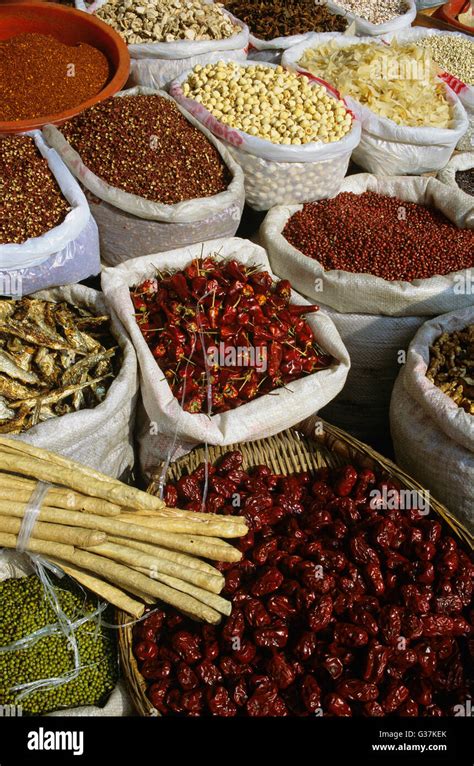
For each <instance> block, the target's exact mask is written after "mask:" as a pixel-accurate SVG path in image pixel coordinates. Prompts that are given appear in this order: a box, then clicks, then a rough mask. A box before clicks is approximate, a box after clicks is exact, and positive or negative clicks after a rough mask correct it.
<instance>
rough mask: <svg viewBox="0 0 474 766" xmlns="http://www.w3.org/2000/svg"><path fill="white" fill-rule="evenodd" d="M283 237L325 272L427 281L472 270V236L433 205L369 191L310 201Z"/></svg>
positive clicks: (473, 259) (285, 230) (473, 250)
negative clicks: (468, 269)
mask: <svg viewBox="0 0 474 766" xmlns="http://www.w3.org/2000/svg"><path fill="white" fill-rule="evenodd" d="M283 236H284V237H285V238H286V239H287V241H288V242H289V243H290V244H291V245H293V247H295V248H297V249H298V250H300V251H301V252H303V253H304V254H305V255H307V256H308V257H309V258H314V259H315V260H317V261H319V262H320V263H321V265H322V266H323V268H324V269H325V270H326V271H330V270H333V269H338V270H341V271H349V272H354V273H365V274H372V275H374V276H377V277H382V279H386V280H389V281H393V280H404V281H406V282H412V281H413V280H415V279H428V278H429V277H433V276H435V275H438V274H450V273H452V272H455V271H460V270H462V269H467V268H470V267H472V266H474V232H473V231H471V230H468V229H458V228H457V227H456V226H455V225H454V224H453V223H451V221H450V220H449V219H448V218H446V216H445V215H443V213H441V212H440V211H439V210H437V209H436V208H434V207H428V206H424V205H421V204H418V203H415V202H405V201H404V200H401V199H398V198H397V197H387V196H385V195H383V194H377V193H376V192H371V191H367V192H364V193H363V194H354V193H352V192H342V193H341V194H338V196H337V197H334V198H333V199H325V200H321V201H320V202H313V203H308V204H305V205H304V206H303V209H302V210H301V211H299V212H297V213H295V214H294V215H293V216H292V217H291V218H290V219H289V221H288V222H287V224H286V226H285V228H284V230H283Z"/></svg>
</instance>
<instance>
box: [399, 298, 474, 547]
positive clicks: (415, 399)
mask: <svg viewBox="0 0 474 766" xmlns="http://www.w3.org/2000/svg"><path fill="white" fill-rule="evenodd" d="M473 360H474V308H473V307H472V306H471V307H470V308H466V309H464V310H463V311H452V312H450V313H448V314H444V315H442V316H439V317H435V318H434V319H430V320H429V321H428V322H426V323H425V324H424V325H423V326H422V327H421V328H420V329H419V330H418V332H417V334H416V335H415V337H414V338H413V340H412V342H411V343H410V347H409V349H408V355H407V361H406V364H405V366H404V367H403V369H402V370H401V372H400V374H399V376H398V378H397V381H396V383H395V386H394V389H393V395H392V401H391V405H390V425H391V432H392V439H393V445H394V448H395V454H396V458H397V462H398V463H399V465H400V466H401V467H402V468H403V469H404V470H406V471H407V472H408V473H410V474H411V475H412V476H413V477H414V478H415V479H416V480H417V481H419V482H420V483H421V484H423V486H424V487H426V488H427V489H429V490H430V491H431V492H432V493H433V495H434V497H436V499H437V500H440V501H441V502H442V503H444V504H445V505H446V506H447V508H449V510H450V511H451V512H452V513H453V514H454V515H456V516H457V517H458V518H459V519H460V521H462V522H463V523H464V524H465V526H467V527H468V528H469V529H470V531H471V533H472V532H474V422H473V419H472V418H473V415H474V379H473V377H472V369H473V364H474V361H473Z"/></svg>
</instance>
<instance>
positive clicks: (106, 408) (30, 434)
mask: <svg viewBox="0 0 474 766" xmlns="http://www.w3.org/2000/svg"><path fill="white" fill-rule="evenodd" d="M32 297H33V298H38V299H39V300H47V301H53V302H55V303H59V302H61V301H65V302H67V303H70V304H72V305H74V306H77V307H78V308H84V309H86V310H88V311H90V312H91V313H92V314H96V315H97V316H104V315H110V311H109V310H108V308H107V306H106V304H105V301H104V296H103V295H102V293H100V292H97V290H92V289H91V288H89V287H85V286H84V285H70V286H67V287H57V288H54V289H52V290H42V291H41V292H38V293H35V294H34V295H33V296H32ZM110 329H111V332H112V334H113V336H114V337H115V339H116V341H117V345H118V346H119V347H120V354H121V363H120V369H119V371H118V373H117V375H116V376H115V378H114V379H113V381H112V383H111V384H110V388H109V389H108V391H107V394H106V396H105V398H104V400H103V401H102V402H101V403H100V404H98V405H97V406H96V407H95V408H93V409H82V410H79V411H77V412H70V413H68V414H66V415H62V416H60V417H53V418H50V419H49V420H45V421H44V422H41V423H38V424H37V425H36V426H33V427H32V428H30V429H29V430H28V431H25V432H24V433H22V434H20V435H18V436H11V438H12V439H20V440H21V441H24V442H28V444H32V445H33V446H35V447H43V448H44V449H49V450H51V451H53V452H57V453H58V454H60V455H64V457H68V458H71V459H73V460H77V461H78V462H79V463H83V464H84V465H88V466H90V467H91V468H94V469H96V470H97V471H101V472H102V473H105V474H107V475H108V476H113V477H114V478H119V477H123V476H124V475H125V476H128V473H129V471H130V470H131V469H132V468H133V464H134V452H133V429H134V424H135V412H136V405H137V397H138V374H137V359H136V354H135V350H134V348H133V345H132V343H131V342H130V338H129V337H128V335H127V332H126V331H125V329H124V327H123V325H122V323H121V322H120V320H119V319H117V317H115V316H113V315H112V316H111V319H110Z"/></svg>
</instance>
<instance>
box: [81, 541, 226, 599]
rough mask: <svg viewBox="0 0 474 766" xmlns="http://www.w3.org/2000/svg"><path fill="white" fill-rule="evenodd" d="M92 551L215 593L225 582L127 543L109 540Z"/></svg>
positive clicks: (150, 573) (151, 575)
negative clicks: (129, 546)
mask: <svg viewBox="0 0 474 766" xmlns="http://www.w3.org/2000/svg"><path fill="white" fill-rule="evenodd" d="M91 553H96V554H98V555H99V556H106V557H107V558H109V559H113V560H114V561H119V562H120V563H121V564H127V565H128V566H132V567H136V566H140V567H143V569H145V570H146V573H147V574H148V577H152V579H155V576H154V573H155V572H163V574H167V575H171V576H172V577H178V578H179V579H180V580H185V581H186V582H190V583H194V584H195V585H198V586H199V587H201V588H204V589H205V590H208V591H212V592H213V593H220V592H221V590H222V587H223V584H224V583H223V581H222V579H220V578H218V577H214V576H213V575H210V574H207V572H201V571H200V570H199V569H191V568H190V567H184V566H183V565H182V564H174V563H173V562H172V561H168V560H167V559H163V558H160V557H158V556H150V555H149V554H148V553H142V552H141V551H137V550H135V549H133V548H127V546H126V545H125V544H124V545H116V544H115V543H110V542H109V541H107V542H105V543H101V544H100V545H96V546H95V547H94V549H93V550H92V551H91ZM152 573H153V574H152Z"/></svg>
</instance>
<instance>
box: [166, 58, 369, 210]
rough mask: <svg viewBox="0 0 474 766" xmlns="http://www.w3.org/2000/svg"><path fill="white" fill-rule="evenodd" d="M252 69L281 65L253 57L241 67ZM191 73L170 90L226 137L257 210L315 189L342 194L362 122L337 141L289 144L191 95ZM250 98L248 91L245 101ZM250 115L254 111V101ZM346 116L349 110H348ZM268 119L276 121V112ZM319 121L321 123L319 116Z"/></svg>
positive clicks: (303, 196)
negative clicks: (226, 118) (227, 119)
mask: <svg viewBox="0 0 474 766" xmlns="http://www.w3.org/2000/svg"><path fill="white" fill-rule="evenodd" d="M251 67H261V68H263V69H269V70H275V69H276V64H271V63H265V62H264V63H261V62H259V61H248V62H246V63H245V64H243V65H239V69H240V68H242V69H246V68H251ZM191 74H192V72H191V71H188V72H185V73H184V74H183V75H181V76H180V77H178V78H177V79H176V80H175V81H174V82H173V83H172V85H171V87H170V94H171V95H172V96H173V98H175V99H176V101H177V102H178V104H181V105H182V106H183V107H184V108H185V109H186V110H187V111H188V112H190V113H191V114H193V115H194V116H195V117H196V118H197V119H198V120H199V122H200V123H201V124H202V125H204V126H206V127H207V128H209V130H210V131H212V133H213V134H214V135H215V136H217V137H218V138H220V140H221V141H222V143H223V144H224V145H225V146H226V147H227V148H228V150H229V152H230V153H231V154H232V156H233V157H234V158H235V159H236V160H237V162H238V163H239V164H240V165H241V167H242V168H243V171H244V176H245V199H246V202H247V204H248V205H250V207H252V208H253V209H254V210H269V208H271V207H272V206H273V205H279V204H292V203H296V202H301V201H302V200H305V199H307V198H308V195H309V194H310V190H311V193H312V194H314V198H316V199H321V198H323V197H331V196H333V195H334V194H336V193H337V191H338V189H339V188H340V185H341V183H342V180H343V179H344V176H345V175H346V172H347V168H348V165H349V160H350V157H351V154H352V152H353V151H354V149H355V148H356V147H357V145H358V144H359V141H360V136H361V126H360V122H359V120H357V119H355V118H354V119H352V120H351V122H350V123H349V125H350V128H349V129H348V131H347V132H346V133H345V134H344V135H343V136H342V137H341V138H339V139H337V140H335V139H334V140H329V139H328V138H327V133H326V138H322V137H321V138H319V137H318V138H313V139H312V140H311V141H308V142H306V143H302V142H301V141H300V142H299V144H298V143H296V142H293V140H292V139H290V140H286V143H285V142H284V141H283V140H282V139H281V138H280V140H279V142H278V143H277V142H276V141H274V140H271V139H270V138H263V137H261V134H260V133H258V132H254V133H251V130H252V127H251V128H249V132H246V131H244V130H239V129H236V128H234V127H232V126H231V125H229V124H227V123H224V122H220V121H219V120H218V119H217V118H216V117H215V116H214V115H213V114H211V112H210V111H209V110H208V109H206V107H205V106H203V104H202V103H200V101H198V100H197V99H196V100H195V99H193V98H190V97H187V96H186V95H185V94H184V90H183V86H184V84H185V82H186V80H188V78H189V76H190V75H191ZM310 84H311V85H315V87H320V86H322V87H323V88H324V89H325V95H326V96H328V97H329V98H330V99H331V101H332V99H334V100H335V101H336V102H338V101H339V97H338V94H337V93H336V92H335V91H334V89H333V88H331V87H330V86H329V85H327V84H325V83H317V84H316V83H314V82H311V83H310ZM276 94H277V91H275V95H276ZM247 96H248V94H246V93H244V92H242V97H243V98H244V101H245V98H246V97H247ZM288 109H289V118H288V117H287V118H286V119H288V121H290V119H291V117H292V116H293V115H292V107H291V106H288ZM257 110H258V107H257ZM248 113H249V114H250V113H252V114H254V112H253V110H252V112H251V108H250V105H249V107H248ZM345 114H346V115H347V114H348V112H347V110H345ZM268 119H269V121H271V120H272V115H271V113H270V115H269V117H268ZM275 119H277V118H276V117H275ZM342 121H343V120H342V117H341V120H339V122H340V123H341V122H342ZM313 122H315V123H316V124H319V120H313Z"/></svg>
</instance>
